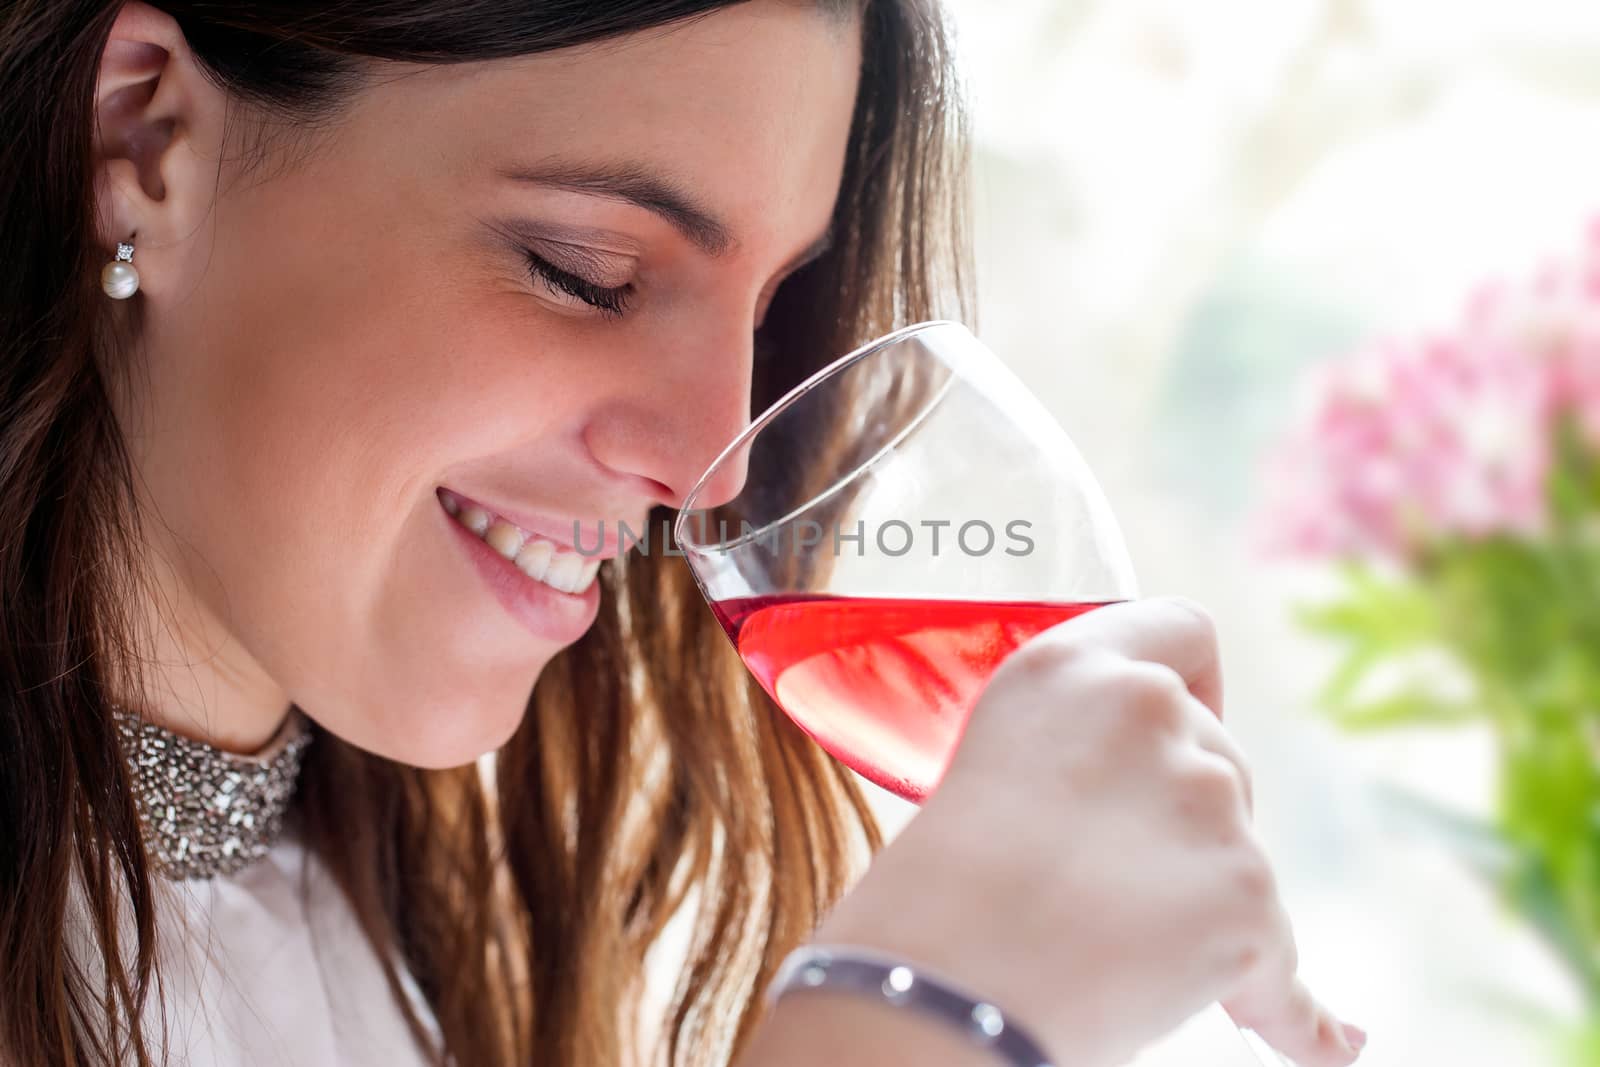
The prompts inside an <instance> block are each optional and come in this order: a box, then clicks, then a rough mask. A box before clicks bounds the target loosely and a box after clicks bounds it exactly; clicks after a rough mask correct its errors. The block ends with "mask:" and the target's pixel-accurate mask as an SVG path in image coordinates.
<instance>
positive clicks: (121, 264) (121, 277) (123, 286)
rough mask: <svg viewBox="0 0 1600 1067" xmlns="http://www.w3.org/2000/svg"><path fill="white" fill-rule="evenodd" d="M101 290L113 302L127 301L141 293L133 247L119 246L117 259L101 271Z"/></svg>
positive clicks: (120, 243) (124, 244)
mask: <svg viewBox="0 0 1600 1067" xmlns="http://www.w3.org/2000/svg"><path fill="white" fill-rule="evenodd" d="M100 288H102V289H104V290H105V291H106V295H107V296H109V297H111V299H113V300H126V299H128V297H130V296H132V295H133V294H134V293H137V292H138V291H139V272H138V271H137V270H136V269H135V268H134V266H133V245H131V244H129V243H127V242H126V241H123V242H119V243H118V244H117V258H116V259H113V260H112V261H111V262H110V263H107V264H106V265H105V268H104V269H103V270H101V271H100Z"/></svg>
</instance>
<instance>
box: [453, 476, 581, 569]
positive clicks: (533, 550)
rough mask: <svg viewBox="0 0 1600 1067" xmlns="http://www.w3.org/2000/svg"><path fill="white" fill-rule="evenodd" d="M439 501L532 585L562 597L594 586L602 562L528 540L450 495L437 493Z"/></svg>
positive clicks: (510, 526)
mask: <svg viewBox="0 0 1600 1067" xmlns="http://www.w3.org/2000/svg"><path fill="white" fill-rule="evenodd" d="M439 500H440V502H441V503H442V504H443V505H444V509H445V511H447V512H449V513H450V514H451V515H453V516H454V517H455V520H456V521H457V522H459V523H460V524H461V525H463V526H465V527H466V528H467V529H469V530H471V531H472V532H473V533H475V534H477V535H478V536H479V537H481V538H483V540H484V541H485V542H486V543H487V544H488V545H489V547H490V548H492V549H494V550H495V552H497V553H498V554H499V555H501V556H503V557H505V558H506V559H508V560H510V561H511V562H512V563H514V564H516V566H517V569H518V570H520V571H521V572H522V573H523V574H526V575H527V576H528V577H529V578H532V579H534V580H535V581H540V582H543V583H544V584H545V585H548V586H550V587H551V588H552V589H558V590H560V591H561V592H563V593H569V594H570V593H581V592H583V591H584V590H585V589H588V588H589V586H590V585H592V584H593V583H594V579H595V575H596V574H598V573H599V571H600V564H601V563H602V562H603V560H600V559H598V558H590V557H589V556H586V555H584V554H583V553H580V552H574V551H572V550H571V549H565V548H561V547H560V546H558V545H556V543H555V542H553V541H546V540H545V539H544V538H542V537H533V536H529V534H528V533H527V531H525V530H523V529H521V528H520V527H518V526H516V525H513V524H512V523H509V522H507V521H505V520H504V519H502V518H499V517H498V516H496V515H493V514H491V513H490V512H489V511H487V510H486V509H484V508H481V507H479V506H478V505H476V504H469V503H466V502H465V501H463V500H461V499H460V498H458V497H456V496H455V495H454V494H452V493H449V492H446V491H441V492H440V493H439Z"/></svg>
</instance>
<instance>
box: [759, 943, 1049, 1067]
mask: <svg viewBox="0 0 1600 1067" xmlns="http://www.w3.org/2000/svg"><path fill="white" fill-rule="evenodd" d="M806 989H833V990H842V991H845V992H849V993H858V994H866V995H867V996H870V997H874V998H876V999H878V1000H881V1001H882V1002H884V1003H886V1004H889V1005H892V1006H894V1007H897V1008H905V1009H909V1010H911V1011H915V1012H917V1013H919V1014H922V1015H928V1016H931V1017H933V1018H936V1019H939V1020H942V1021H943V1022H945V1023H946V1024H948V1025H950V1026H952V1027H953V1028H955V1029H957V1030H959V1031H960V1032H961V1033H963V1034H964V1035H966V1037H967V1039H968V1040H970V1041H972V1042H973V1043H975V1044H976V1045H978V1046H979V1047H980V1048H983V1049H985V1050H987V1051H989V1052H991V1053H994V1054H995V1055H996V1056H998V1057H1000V1058H1001V1059H1002V1060H1003V1061H1004V1062H1006V1063H1008V1064H1010V1065H1011V1067H1051V1060H1050V1057H1049V1056H1047V1055H1045V1053H1044V1050H1043V1049H1042V1048H1041V1047H1040V1046H1039V1043H1038V1042H1037V1041H1035V1040H1034V1039H1033V1038H1032V1037H1031V1036H1029V1034H1028V1032H1027V1031H1026V1030H1025V1029H1023V1028H1022V1027H1021V1026H1020V1025H1019V1024H1017V1023H1016V1022H1014V1021H1012V1020H1010V1019H1007V1018H1006V1017H1005V1016H1004V1015H1003V1014H1002V1013H1001V1011H1000V1009H999V1008H997V1007H995V1006H994V1005H993V1004H990V1003H988V1002H987V1001H983V1000H979V999H978V998H976V997H973V996H970V995H969V994H968V993H966V992H965V991H964V990H962V989H960V988H959V987H957V986H955V985H953V984H951V983H950V982H947V981H945V980H944V979H943V978H940V977H938V976H936V975H934V974H932V973H930V972H929V971H926V970H923V969H921V968H913V967H912V965H910V964H907V963H904V962H901V961H899V960H895V959H892V958H890V957H887V956H882V955H879V954H877V953H875V952H870V951H867V950H865V949H860V948H856V947H854V946H850V945H803V946H801V947H800V948H798V949H795V950H794V951H793V952H791V953H790V954H789V955H788V956H787V957H785V958H784V961H783V963H782V965H780V966H779V968H778V973H777V974H776V975H775V976H774V977H773V980H772V984H771V985H770V986H768V987H767V1004H768V1005H769V1007H770V1006H771V1005H774V1004H776V1003H777V1002H778V998H779V997H782V996H783V995H784V994H785V993H789V992H792V991H795V990H806Z"/></svg>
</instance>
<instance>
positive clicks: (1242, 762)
mask: <svg viewBox="0 0 1600 1067" xmlns="http://www.w3.org/2000/svg"><path fill="white" fill-rule="evenodd" d="M1187 721H1188V724H1189V729H1190V730H1191V735H1190V736H1191V738H1192V739H1193V741H1194V743H1195V744H1196V745H1198V746H1199V747H1200V748H1201V749H1203V750H1204V751H1205V752H1207V753H1209V754H1210V755H1212V756H1214V757H1217V758H1220V759H1224V760H1227V761H1228V762H1229V763H1231V764H1233V767H1234V769H1235V770H1236V771H1237V772H1238V774H1239V781H1240V783H1241V784H1242V785H1243V787H1244V803H1245V810H1246V811H1249V812H1252V813H1253V812H1254V811H1255V806H1256V799H1255V784H1254V775H1253V774H1252V773H1251V771H1250V761H1249V759H1248V758H1246V756H1245V754H1244V749H1242V748H1240V747H1239V743H1238V742H1237V741H1235V740H1234V739H1233V735H1232V734H1230V733H1228V730H1227V727H1225V726H1223V725H1222V723H1221V722H1220V721H1218V719H1217V717H1216V716H1215V715H1213V714H1211V712H1210V710H1209V709H1208V708H1206V707H1205V705H1203V704H1201V703H1200V702H1199V701H1198V700H1196V701H1195V702H1194V706H1193V714H1192V715H1189V716H1187Z"/></svg>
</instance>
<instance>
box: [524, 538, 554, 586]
mask: <svg viewBox="0 0 1600 1067" xmlns="http://www.w3.org/2000/svg"><path fill="white" fill-rule="evenodd" d="M555 552H556V546H555V545H553V544H551V543H550V542H549V541H541V540H540V539H539V538H537V537H536V538H534V539H533V540H531V541H529V542H528V543H527V544H526V545H524V546H523V548H522V551H521V552H518V553H517V569H518V570H520V571H521V572H522V573H523V574H526V575H527V576H528V577H529V578H533V579H535V580H537V581H543V580H544V573H545V571H546V570H547V569H548V568H549V566H550V557H551V556H553V555H555Z"/></svg>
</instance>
